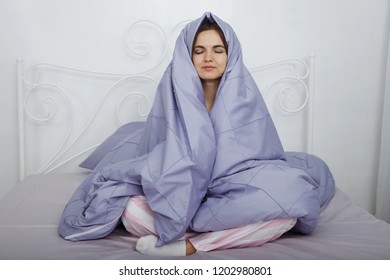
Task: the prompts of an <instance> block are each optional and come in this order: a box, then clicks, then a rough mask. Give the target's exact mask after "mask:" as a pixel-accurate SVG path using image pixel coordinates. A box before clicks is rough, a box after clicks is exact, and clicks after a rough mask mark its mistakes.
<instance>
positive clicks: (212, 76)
mask: <svg viewBox="0 0 390 280" xmlns="http://www.w3.org/2000/svg"><path fill="white" fill-rule="evenodd" d="M192 62H193V63H194V66H195V69H196V72H197V73H198V75H199V77H200V78H201V79H202V80H203V81H213V80H218V81H219V79H220V78H221V76H222V74H223V72H224V71H225V69H226V65H227V52H226V49H225V47H224V45H223V42H222V39H221V37H220V36H219V34H218V32H217V31H215V30H206V31H203V32H201V33H199V34H198V37H197V38H196V41H195V44H194V49H193V51H192Z"/></svg>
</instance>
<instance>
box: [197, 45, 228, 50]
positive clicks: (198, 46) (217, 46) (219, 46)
mask: <svg viewBox="0 0 390 280" xmlns="http://www.w3.org/2000/svg"><path fill="white" fill-rule="evenodd" d="M196 48H202V49H205V47H204V46H202V45H197V46H194V49H196ZM216 48H224V49H225V46H223V45H215V46H213V49H216Z"/></svg>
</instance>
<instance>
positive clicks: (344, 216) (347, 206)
mask: <svg viewBox="0 0 390 280" xmlns="http://www.w3.org/2000/svg"><path fill="white" fill-rule="evenodd" d="M86 176H87V174H86V173H69V174H65V173H50V174H45V175H31V176H28V177H27V178H25V179H24V180H23V181H22V182H21V183H20V184H18V185H17V186H15V188H13V189H12V191H11V192H10V193H9V194H8V195H6V196H5V197H4V198H3V199H2V200H1V201H0V259H3V260H5V259H7V260H17V259H24V260H32V259H38V260H48V259H50V260H58V259H65V260H81V259H88V260H95V259H137V260H143V259H153V258H151V257H147V256H144V255H141V254H139V253H138V252H137V251H135V244H136V238H135V237H132V236H130V235H129V233H127V232H126V231H125V230H124V228H123V227H122V226H118V228H117V229H116V230H115V231H114V232H113V233H112V234H110V235H109V236H108V237H106V238H104V239H98V240H90V241H80V242H71V241H66V240H64V239H62V238H61V237H60V236H59V235H58V233H57V226H58V222H59V219H60V216H61V214H62V210H63V208H64V206H65V204H66V203H67V201H68V200H69V198H70V197H71V195H72V194H73V192H74V190H75V189H76V188H77V187H78V185H79V184H80V182H81V181H82V180H83V179H84V178H85V177H86ZM158 259H161V257H158ZM169 259H189V260H190V259H203V260H206V259H210V260H211V259H239V260H244V259H248V260H249V259H252V260H253V259H267V260H272V259H282V260H291V259H297V260H298V259H301V260H311V259H320V260H332V259H350V260H357V259H364V260H372V259H386V260H388V259H390V224H388V223H386V222H384V221H381V220H379V219H377V218H375V217H374V216H373V215H371V214H370V213H369V212H367V211H366V210H365V209H363V208H362V207H360V206H358V205H357V204H355V203H354V202H352V201H351V200H350V199H349V198H348V197H347V196H346V195H345V194H344V193H343V192H342V191H341V190H340V189H338V188H337V190H336V194H335V197H334V198H333V199H332V200H331V202H330V203H329V204H328V205H327V206H325V207H324V208H323V211H322V213H321V216H320V220H319V225H318V227H317V228H316V230H315V231H314V233H313V234H311V235H299V234H293V233H287V234H285V235H283V236H282V237H281V238H279V239H278V240H276V241H274V242H270V243H266V244H264V245H262V246H260V247H255V248H243V249H229V250H220V251H212V252H198V253H196V254H194V255H192V256H189V257H182V258H169Z"/></svg>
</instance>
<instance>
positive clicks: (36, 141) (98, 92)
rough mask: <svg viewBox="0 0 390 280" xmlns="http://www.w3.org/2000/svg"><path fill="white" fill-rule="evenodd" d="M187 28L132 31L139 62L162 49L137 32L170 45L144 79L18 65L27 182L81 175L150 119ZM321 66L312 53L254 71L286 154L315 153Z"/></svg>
mask: <svg viewBox="0 0 390 280" xmlns="http://www.w3.org/2000/svg"><path fill="white" fill-rule="evenodd" d="M184 23H185V22H182V23H179V24H178V25H177V26H176V27H175V28H174V29H173V30H172V31H171V33H170V36H165V35H164V32H163V31H162V30H161V28H160V27H159V26H158V25H157V24H155V23H153V22H150V21H140V22H137V23H135V24H133V25H132V26H131V27H130V29H129V32H128V33H127V37H126V45H127V46H128V48H129V50H130V51H131V52H133V53H135V54H136V55H137V56H139V57H145V58H147V57H149V53H150V49H151V48H153V47H156V46H153V45H151V44H150V43H146V42H144V41H142V40H141V39H138V40H135V39H134V40H133V39H132V37H131V34H132V33H133V32H134V30H135V29H136V28H139V27H140V26H142V27H143V28H146V29H147V28H151V29H153V32H161V34H162V36H163V38H164V39H165V40H166V43H165V46H163V52H162V54H161V57H160V58H158V59H157V62H156V63H155V64H154V65H152V67H150V68H149V70H148V71H142V72H141V73H133V74H114V73H100V72H94V71H85V70H80V69H75V68H69V67H64V66H59V65H53V64H48V63H38V64H33V65H30V66H28V67H27V68H26V69H24V65H23V60H22V59H18V60H17V72H18V117H19V170H20V179H23V178H24V177H25V176H26V175H29V174H35V173H48V172H51V171H54V170H55V171H76V170H80V169H79V168H78V164H79V162H81V160H82V159H84V158H85V157H86V156H87V155H88V153H89V152H91V151H92V150H93V149H94V148H95V147H96V146H97V145H99V144H100V143H101V142H102V141H103V140H104V139H105V138H106V137H108V136H109V135H110V134H111V133H112V132H113V131H114V130H115V129H116V128H118V127H119V126H120V125H121V124H124V123H127V122H130V121H140V120H146V118H147V115H148V113H149V110H150V108H151V105H152V101H153V98H154V93H155V91H156V88H157V84H158V81H159V77H161V75H162V73H163V71H164V70H165V67H163V66H164V65H163V64H164V61H169V59H170V56H171V54H172V53H171V52H169V51H168V50H169V48H170V47H171V45H172V42H173V37H175V34H176V33H177V32H178V30H179V27H182V26H183V25H184ZM180 29H181V28H180ZM159 47H161V46H159ZM314 66H315V56H314V55H312V54H311V55H309V56H307V57H306V58H303V59H286V60H281V61H278V62H275V63H271V64H267V65H263V66H259V67H254V68H250V69H249V70H250V71H251V73H252V75H253V77H254V79H255V81H256V82H257V84H258V86H259V88H260V91H261V92H262V94H263V97H264V99H265V101H266V103H267V106H268V108H269V110H270V113H271V115H272V117H273V120H274V122H275V125H276V127H277V129H278V132H279V135H280V137H281V140H282V143H283V145H284V146H285V149H286V150H296V151H306V152H311V151H312V146H313V118H314V115H313V102H314V99H313V96H314V95H313V93H314Z"/></svg>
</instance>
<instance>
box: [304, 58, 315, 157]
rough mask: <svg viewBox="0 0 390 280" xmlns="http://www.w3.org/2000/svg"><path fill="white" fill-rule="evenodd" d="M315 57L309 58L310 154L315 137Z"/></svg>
mask: <svg viewBox="0 0 390 280" xmlns="http://www.w3.org/2000/svg"><path fill="white" fill-rule="evenodd" d="M315 58H316V57H315V55H314V54H313V53H312V54H310V56H309V94H310V95H309V104H308V116H307V145H306V149H307V152H308V153H313V135H314V120H313V119H314V78H315V76H314V74H315Z"/></svg>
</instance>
